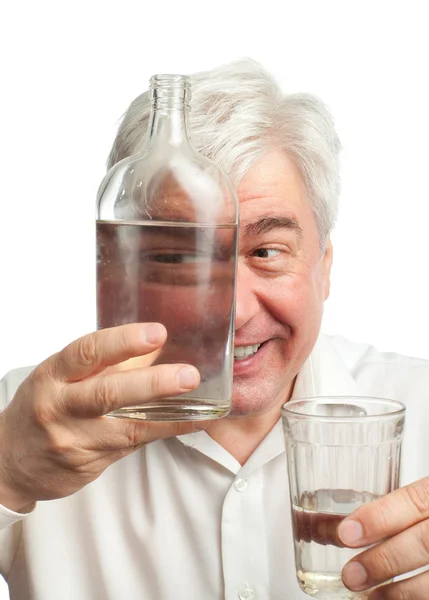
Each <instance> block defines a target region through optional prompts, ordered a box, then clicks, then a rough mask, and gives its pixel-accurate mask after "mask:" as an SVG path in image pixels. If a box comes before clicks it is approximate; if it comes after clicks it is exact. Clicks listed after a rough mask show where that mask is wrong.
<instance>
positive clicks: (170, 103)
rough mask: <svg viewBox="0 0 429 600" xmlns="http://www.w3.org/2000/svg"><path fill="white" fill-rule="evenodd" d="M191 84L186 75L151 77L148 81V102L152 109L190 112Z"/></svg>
mask: <svg viewBox="0 0 429 600" xmlns="http://www.w3.org/2000/svg"><path fill="white" fill-rule="evenodd" d="M190 99H191V83H190V80H189V77H187V76H186V75H168V74H160V75H153V76H152V77H151V79H150V100H151V103H152V105H153V106H154V108H179V109H185V110H190V104H189V102H190Z"/></svg>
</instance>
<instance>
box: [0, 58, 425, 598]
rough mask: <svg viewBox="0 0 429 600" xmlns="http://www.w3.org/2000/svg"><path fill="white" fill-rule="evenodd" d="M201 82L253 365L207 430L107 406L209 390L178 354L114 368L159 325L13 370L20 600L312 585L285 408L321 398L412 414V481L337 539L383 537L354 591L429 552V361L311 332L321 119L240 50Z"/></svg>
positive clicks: (408, 473) (408, 474)
mask: <svg viewBox="0 0 429 600" xmlns="http://www.w3.org/2000/svg"><path fill="white" fill-rule="evenodd" d="M193 88H194V93H193V112H192V114H191V126H192V131H193V142H194V144H195V145H196V146H197V147H198V149H199V150H200V151H201V152H202V153H203V154H206V155H207V156H209V157H210V158H212V159H214V160H215V161H216V162H217V163H218V164H220V165H221V166H222V167H223V168H224V169H225V170H226V171H228V172H229V174H230V175H231V177H232V178H233V180H234V181H235V183H236V185H237V189H238V196H239V201H240V238H239V266H238V282H237V303H236V335H235V344H236V346H237V347H239V346H240V347H242V346H250V345H259V344H262V346H260V348H259V349H258V350H257V352H256V353H255V354H253V356H251V357H250V358H249V357H247V358H246V359H245V360H246V365H245V367H246V368H243V367H242V365H240V364H239V361H240V358H241V355H240V356H237V357H236V362H237V368H236V369H235V375H234V386H233V408H232V412H231V414H230V416H228V417H227V418H225V419H220V420H217V421H211V422H210V421H208V422H206V423H205V424H201V423H199V424H198V425H196V424H192V423H191V424H189V423H187V424H177V423H147V422H132V421H121V420H116V419H109V418H105V417H104V415H105V414H106V413H108V412H109V411H110V410H112V409H113V408H119V407H122V406H127V405H133V404H137V403H139V402H140V403H141V402H142V400H143V401H145V400H150V399H152V398H157V397H162V396H165V395H173V394H179V393H182V392H184V391H189V390H191V389H194V388H195V387H196V386H197V385H198V382H199V374H198V372H197V371H196V369H194V368H193V367H189V366H188V367H186V366H184V365H170V364H168V365H167V364H166V365H157V366H152V367H147V368H142V369H135V370H130V371H125V372H120V373H119V372H118V371H115V368H114V367H115V365H117V364H119V363H121V362H122V361H125V360H127V359H130V358H133V357H137V356H141V355H144V354H147V353H149V352H152V351H154V350H156V349H157V348H160V347H161V346H162V345H163V343H164V342H165V339H166V336H167V332H166V330H165V329H164V327H163V326H161V325H159V324H153V323H152V324H144V323H139V324H130V325H124V326H120V327H115V328H110V329H105V330H102V331H97V332H95V333H90V334H88V335H87V336H85V337H83V338H81V339H79V340H76V341H74V342H72V343H71V344H70V345H68V346H67V347H66V348H64V349H63V350H62V351H60V352H58V353H57V354H55V355H53V356H51V357H49V358H48V359H46V360H45V361H44V362H43V363H41V364H40V365H38V366H37V367H35V368H23V369H18V370H16V371H12V372H11V373H9V374H7V375H6V376H5V378H4V379H3V381H2V382H1V386H0V408H1V409H2V413H1V414H0V503H1V505H2V506H0V573H1V574H3V576H4V577H5V578H6V580H7V582H8V584H9V587H10V593H11V597H12V599H13V600H23V599H24V598H25V599H31V600H58V599H61V600H76V599H79V600H95V599H100V600H101V599H103V600H104V599H107V600H118V599H121V600H135V599H136V598H145V599H146V598H147V599H149V598H153V599H170V598H180V599H186V600H191V599H195V600H201V599H207V600H208V599H218V600H220V599H222V598H225V599H227V600H233V599H234V600H235V599H237V598H238V599H241V600H245V599H255V600H256V599H260V600H268V599H273V600H277V599H282V598H288V599H291V600H298V599H300V598H305V597H307V596H306V595H305V594H304V593H303V592H302V591H301V590H300V589H299V587H298V584H297V582H296V577H295V568H294V559H293V543H292V531H291V522H290V511H289V497H288V486H287V478H286V463H285V450H284V441H283V436H282V430H281V424H280V421H279V417H280V408H281V406H282V405H283V404H284V403H285V402H287V401H288V400H289V399H291V398H296V397H303V396H314V395H320V394H325V395H326V394H345V395H353V394H363V395H372V396H381V397H390V398H394V399H398V400H401V401H402V402H404V403H405V404H406V405H407V407H408V424H407V429H408V434H407V436H406V438H405V442H404V452H403V465H402V473H403V481H402V485H404V484H408V485H406V486H405V487H402V488H401V489H400V490H397V491H396V492H394V493H392V494H390V495H388V496H386V497H385V498H383V499H381V500H378V501H376V502H375V503H372V504H371V505H367V506H364V507H362V508H360V509H359V510H358V511H357V512H356V513H354V515H352V517H351V518H348V519H346V520H345V521H343V524H342V526H340V530H339V535H340V537H341V538H342V541H343V542H344V543H345V544H348V545H351V546H355V547H357V546H367V545H369V544H375V545H374V546H373V547H372V548H371V549H370V550H367V551H366V552H365V554H362V555H361V556H359V557H358V558H356V559H354V560H353V561H352V562H351V563H349V564H348V565H347V566H346V567H345V570H344V572H343V577H344V580H345V582H346V584H347V585H348V586H349V587H350V588H352V589H364V588H368V587H371V586H373V585H375V584H377V583H382V582H385V581H388V580H390V579H392V577H393V576H396V575H400V574H403V573H408V572H410V571H412V570H414V569H417V568H419V567H424V566H426V565H427V564H429V543H428V541H427V540H428V539H429V538H428V536H429V520H428V517H429V477H428V478H426V479H424V477H425V476H426V475H428V474H429V459H428V456H429V436H427V434H426V431H425V429H426V428H425V427H424V424H425V423H427V422H429V421H428V419H429V409H428V407H427V405H428V403H427V401H426V395H427V391H426V390H427V389H428V387H429V385H428V384H429V364H428V363H427V362H425V361H422V360H417V359H410V358H406V357H401V356H398V355H394V354H380V353H378V352H376V351H375V350H374V349H373V348H372V347H370V346H363V345H355V344H352V343H350V342H348V341H346V340H344V339H342V338H330V337H327V336H325V335H323V334H322V333H320V326H321V320H322V313H323V305H324V301H325V300H326V298H327V297H328V295H329V276H330V269H331V263H332V245H331V241H330V239H329V234H330V231H331V229H332V226H333V223H334V221H335V216H336V212H337V200H338V193H339V180H338V153H339V142H338V139H337V135H336V133H335V130H334V128H333V124H332V120H331V118H330V115H329V113H328V112H327V110H326V109H325V107H324V106H323V105H322V104H321V103H320V102H319V101H318V100H317V99H315V98H313V97H312V96H309V95H304V94H298V95H284V94H283V93H282V92H281V91H280V89H279V88H278V86H277V85H276V83H275V82H274V81H273V79H272V78H271V77H270V76H269V75H268V74H267V73H266V72H265V71H264V70H263V69H262V68H261V67H260V66H259V65H257V64H255V63H254V62H252V61H249V60H245V61H240V62H237V63H234V64H231V65H228V66H225V67H222V68H218V69H215V70H213V71H210V72H207V73H202V74H198V75H195V76H194V77H193ZM148 110H149V106H148V97H147V94H143V95H142V96H140V97H139V98H137V99H136V100H135V101H134V102H133V103H132V105H131V107H130V108H129V110H128V112H127V114H126V116H125V118H124V121H123V123H122V125H121V127H120V130H119V132H118V135H117V139H116V141H115V143H114V147H113V150H112V152H111V155H110V164H111V165H112V164H114V163H115V162H117V161H119V160H121V159H122V158H124V157H125V156H128V155H130V154H132V153H134V152H135V151H136V149H137V148H138V147H139V146H140V144H141V143H142V141H144V140H143V138H144V132H145V130H146V126H147V120H148ZM351 317H352V315H351ZM238 354H240V353H238ZM204 428H205V430H204ZM119 459H121V460H119ZM107 467H108V468H107ZM428 585H429V575H427V574H426V573H425V572H423V573H420V574H417V575H415V576H413V577H411V578H409V579H408V580H406V581H399V582H395V583H389V584H387V585H386V586H385V587H381V588H379V589H378V590H377V591H376V592H375V593H374V595H373V596H372V598H377V599H380V598H387V599H393V598H396V599H402V600H404V599H405V598H412V599H413V600H418V599H427V597H428V594H427V591H426V590H427V588H428Z"/></svg>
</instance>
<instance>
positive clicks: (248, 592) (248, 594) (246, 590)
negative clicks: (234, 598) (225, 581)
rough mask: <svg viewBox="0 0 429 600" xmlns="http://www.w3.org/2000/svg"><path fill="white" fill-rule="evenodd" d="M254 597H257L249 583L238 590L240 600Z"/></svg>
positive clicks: (248, 599)
mask: <svg viewBox="0 0 429 600" xmlns="http://www.w3.org/2000/svg"><path fill="white" fill-rule="evenodd" d="M254 597H255V594H254V593H253V590H252V588H251V587H249V586H248V585H246V586H245V587H243V588H241V590H240V591H239V592H238V598H239V600H253V598H254Z"/></svg>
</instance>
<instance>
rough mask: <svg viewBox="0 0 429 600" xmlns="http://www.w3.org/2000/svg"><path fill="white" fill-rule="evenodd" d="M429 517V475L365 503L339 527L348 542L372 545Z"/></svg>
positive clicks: (343, 538) (349, 544)
mask: <svg viewBox="0 0 429 600" xmlns="http://www.w3.org/2000/svg"><path fill="white" fill-rule="evenodd" d="M428 517H429V477H425V478H424V479H421V480H420V481H417V482H415V483H412V484H410V485H407V486H406V487H403V488H400V489H398V490H395V491H394V492H391V493H390V494H387V495H386V496H383V497H382V498H379V499H378V500H375V501H374V502H370V503H368V504H363V505H362V506H360V507H359V508H358V509H357V510H355V511H354V512H353V513H352V514H351V515H349V516H348V517H347V518H346V519H344V521H343V522H342V523H341V525H340V526H339V528H338V535H339V537H340V539H341V541H342V542H343V543H344V545H345V546H350V547H352V548H357V547H359V546H369V545H370V544H374V543H376V542H379V541H381V540H383V539H385V538H386V537H390V536H392V535H395V534H396V533H399V532H400V531H403V530H404V529H407V528H408V527H411V526H412V525H415V523H418V522H419V521H422V520H424V519H426V518H428Z"/></svg>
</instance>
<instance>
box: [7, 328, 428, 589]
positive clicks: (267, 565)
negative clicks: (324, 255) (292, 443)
mask: <svg viewBox="0 0 429 600" xmlns="http://www.w3.org/2000/svg"><path fill="white" fill-rule="evenodd" d="M30 370H31V369H19V370H16V371H12V372H10V373H9V374H8V375H7V376H6V377H5V378H4V379H3V380H2V382H1V384H0V409H1V408H3V407H4V406H5V405H6V404H7V403H8V402H9V401H10V400H11V399H12V397H13V395H14V393H15V391H16V388H17V387H18V385H19V383H20V382H21V381H22V380H23V379H24V378H25V377H26V376H27V375H28V373H29V372H30ZM329 394H332V395H334V394H335V395H343V394H346V395H356V394H358V395H359V394H361V395H365V396H369V395H371V396H378V397H387V398H393V399H398V400H401V401H402V402H404V403H405V404H406V405H407V423H406V433H405V436H404V443H403V453H402V481H401V483H402V484H404V483H409V482H411V481H415V480H417V479H420V478H422V477H424V476H426V475H428V474H429V435H428V424H429V361H424V360H418V359H411V358H406V357H402V356H399V355H395V354H380V353H377V352H376V351H375V350H374V349H373V348H371V347H370V346H363V345H356V344H352V343H350V342H348V341H346V340H344V339H343V338H337V337H336V338H328V337H327V336H324V335H321V336H320V337H319V340H318V342H317V344H316V346H315V348H314V350H313V352H312V354H311V356H310V358H309V359H308V360H307V362H306V364H305V365H304V367H303V368H302V370H301V372H300V373H299V375H298V377H297V381H296V384H295V388H294V397H307V396H314V395H329ZM0 573H2V574H3V575H4V577H5V578H6V580H7V582H8V584H9V586H10V595H11V600H137V599H142V600H152V599H153V600H164V599H167V600H170V599H178V600H182V599H183V600H206V599H207V600H222V599H225V600H283V599H287V600H305V598H308V596H306V595H305V594H304V593H303V592H301V591H300V589H299V587H298V584H297V582H296V577H295V566H294V555H293V542H292V530H291V520H290V507H289V490H288V482H287V473H286V460H285V450H284V440H283V434H282V428H281V423H280V422H279V423H278V424H277V425H276V426H275V428H274V429H273V430H272V431H271V433H270V434H269V435H268V436H267V437H266V438H265V439H264V440H263V442H262V443H261V444H260V446H259V447H258V448H257V449H256V450H255V452H254V453H253V455H252V456H251V457H250V458H249V460H248V461H247V462H246V464H245V465H244V466H242V467H241V466H240V464H239V463H238V462H237V461H236V460H235V459H234V458H233V457H232V456H231V455H230V454H229V453H228V452H227V451H226V450H225V449H223V448H222V447H221V446H220V445H218V444H217V443H216V442H215V441H214V440H212V439H211V438H210V437H209V436H208V435H207V434H206V433H205V432H199V433H195V434H190V435H184V436H179V437H178V438H173V439H169V440H162V441H158V442H154V443H152V444H150V445H149V446H147V447H145V448H143V449H141V450H139V451H137V452H135V453H134V454H132V455H130V456H128V457H126V458H124V459H122V460H120V461H119V462H117V463H115V464H114V465H112V466H111V467H109V468H108V469H107V470H106V471H105V472H104V473H103V474H102V475H101V477H100V478H99V479H97V480H96V481H94V482H93V483H91V484H89V485H88V486H86V487H85V488H84V489H82V490H81V491H79V492H77V493H76V494H74V495H73V496H70V497H68V498H64V499H60V500H54V501H48V502H39V503H38V504H37V506H36V508H35V509H34V511H33V512H32V513H30V514H28V515H25V516H23V515H21V514H18V513H14V512H12V511H10V510H8V509H6V508H4V507H1V506H0Z"/></svg>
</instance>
